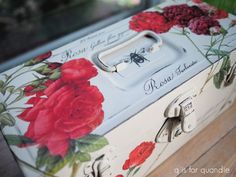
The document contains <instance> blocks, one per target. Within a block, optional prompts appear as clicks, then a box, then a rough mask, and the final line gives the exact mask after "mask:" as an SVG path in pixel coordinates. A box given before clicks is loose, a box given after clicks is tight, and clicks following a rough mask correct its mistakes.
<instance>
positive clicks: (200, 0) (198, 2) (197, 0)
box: [192, 0, 202, 4]
mask: <svg viewBox="0 0 236 177" xmlns="http://www.w3.org/2000/svg"><path fill="white" fill-rule="evenodd" d="M192 2H194V3H196V4H200V3H202V0H192Z"/></svg>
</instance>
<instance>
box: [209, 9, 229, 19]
mask: <svg viewBox="0 0 236 177" xmlns="http://www.w3.org/2000/svg"><path fill="white" fill-rule="evenodd" d="M210 17H212V18H213V19H223V18H227V17H228V12H226V11H225V10H216V11H214V12H212V13H211V14H210Z"/></svg>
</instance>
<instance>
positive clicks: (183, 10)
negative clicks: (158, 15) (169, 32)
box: [163, 4, 205, 27]
mask: <svg viewBox="0 0 236 177" xmlns="http://www.w3.org/2000/svg"><path fill="white" fill-rule="evenodd" d="M163 10H164V12H163V15H164V16H165V17H166V18H167V19H168V20H170V21H173V22H174V25H177V26H180V27H187V26H188V23H189V21H190V20H191V19H193V18H196V17H200V16H203V15H205V13H204V12H203V11H202V10H201V9H200V8H199V7H197V6H191V7H190V6H188V5H187V4H181V5H173V6H167V7H165V8H164V9H163Z"/></svg>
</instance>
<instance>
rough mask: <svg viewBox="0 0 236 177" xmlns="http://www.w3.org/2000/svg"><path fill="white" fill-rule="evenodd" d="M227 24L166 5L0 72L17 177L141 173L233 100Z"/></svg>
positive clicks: (231, 23) (4, 122)
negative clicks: (19, 169)
mask: <svg viewBox="0 0 236 177" xmlns="http://www.w3.org/2000/svg"><path fill="white" fill-rule="evenodd" d="M186 12H189V13H188V14H185V13H186ZM190 12H191V13H190ZM235 20H236V18H235V16H233V15H230V14H228V13H227V12H225V11H221V10H218V9H216V8H213V7H211V6H209V5H207V4H204V3H200V4H194V3H192V2H189V3H188V4H174V3H173V2H172V1H167V2H166V3H164V4H161V5H160V6H158V7H154V8H152V9H150V10H148V11H145V12H141V13H139V14H137V15H135V16H133V17H131V18H129V19H125V20H123V21H121V22H119V23H117V24H114V25H112V26H110V27H107V28H105V29H103V30H100V31H98V32H96V33H94V34H91V35H89V36H86V37H84V38H82V39H79V40H77V41H74V42H73V43H70V44H68V45H66V46H63V47H61V48H58V49H56V50H53V51H50V52H48V53H46V54H43V55H41V56H38V57H35V58H34V59H32V60H30V61H28V62H26V63H24V64H22V65H20V66H17V67H15V68H13V69H11V70H8V71H5V72H4V73H1V75H0V88H1V103H0V113H1V114H0V116H1V117H0V122H1V128H2V131H3V133H4V135H5V138H6V140H7V141H8V143H9V145H10V148H11V149H12V150H13V152H14V154H15V155H16V158H17V159H18V161H19V164H20V166H21V167H22V169H23V171H24V173H25V175H26V176H30V177H33V176H36V177H37V176H44V175H56V176H69V175H71V176H72V177H73V176H81V177H82V176H86V177H92V176H93V177H95V176H97V177H98V176H104V177H108V176H111V177H114V176H117V177H122V176H125V177H128V176H137V177H138V176H145V175H147V174H148V173H149V172H150V170H152V169H153V168H154V167H156V166H157V165H159V164H160V163H161V162H163V160H165V159H166V158H167V157H169V156H170V155H171V154H173V153H174V152H175V151H176V150H177V149H178V148H180V147H181V146H182V145H183V144H184V143H186V142H187V141H188V140H189V139H190V138H191V137H193V136H194V135H195V134H196V133H198V132H199V131H200V130H201V129H202V128H203V127H205V126H206V125H207V124H208V123H209V122H210V121H211V120H213V119H214V118H215V117H216V116H217V115H219V114H220V113H221V112H222V111H223V110H225V109H226V108H227V107H229V105H230V104H231V103H232V102H233V100H234V98H235V82H234V78H235V70H236V64H235V62H236V56H235V51H234V49H235V46H236V40H235V39H236V38H235V33H236V29H235V25H236V22H235Z"/></svg>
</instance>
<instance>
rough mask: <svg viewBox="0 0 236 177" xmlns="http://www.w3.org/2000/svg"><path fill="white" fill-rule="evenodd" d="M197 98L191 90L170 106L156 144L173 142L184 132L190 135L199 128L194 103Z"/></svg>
mask: <svg viewBox="0 0 236 177" xmlns="http://www.w3.org/2000/svg"><path fill="white" fill-rule="evenodd" d="M195 96H196V95H195V94H194V92H193V91H192V90H191V91H188V92H186V93H184V94H182V95H180V96H178V97H177V98H176V99H174V101H172V102H171V103H170V104H169V106H168V107H167V109H166V111H165V113H164V116H165V117H166V118H167V119H166V121H165V123H164V125H163V126H162V128H161V129H160V131H159V132H158V134H157V137H156V142H159V143H162V142H171V141H172V140H173V139H174V138H176V137H178V136H179V135H180V134H182V133H183V132H184V133H189V132H191V131H192V130H193V129H194V128H195V127H196V126H197V117H196V114H195V109H194V103H193V100H194V98H195Z"/></svg>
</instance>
